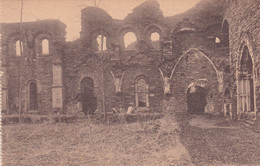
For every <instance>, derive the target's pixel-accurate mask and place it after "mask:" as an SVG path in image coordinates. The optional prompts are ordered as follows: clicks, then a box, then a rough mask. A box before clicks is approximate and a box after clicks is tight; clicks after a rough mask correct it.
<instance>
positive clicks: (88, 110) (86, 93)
mask: <svg viewBox="0 0 260 166" xmlns="http://www.w3.org/2000/svg"><path fill="white" fill-rule="evenodd" d="M81 104H82V111H83V112H84V113H85V114H86V115H91V114H93V113H94V112H95V111H96V109H97V98H96V97H95V94H94V80H93V79H92V78H90V77H85V78H83V79H82V80H81Z"/></svg>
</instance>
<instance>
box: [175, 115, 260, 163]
mask: <svg viewBox="0 0 260 166" xmlns="http://www.w3.org/2000/svg"><path fill="white" fill-rule="evenodd" d="M178 121H179V123H180V127H181V142H182V143H183V144H184V146H185V147H186V149H187V150H188V151H189V154H190V156H191V159H192V162H193V163H194V164H195V165H260V133H256V132H254V131H252V130H251V129H249V128H248V127H246V126H244V125H242V124H241V123H238V122H226V121H223V120H221V119H219V118H216V117H205V116H192V117H191V118H188V117H185V116H180V117H179V118H178Z"/></svg>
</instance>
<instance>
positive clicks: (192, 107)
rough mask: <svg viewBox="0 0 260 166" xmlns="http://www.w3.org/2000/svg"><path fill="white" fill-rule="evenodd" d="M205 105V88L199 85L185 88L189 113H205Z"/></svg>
mask: <svg viewBox="0 0 260 166" xmlns="http://www.w3.org/2000/svg"><path fill="white" fill-rule="evenodd" d="M206 105H207V100H206V90H205V88H203V87H201V86H191V87H189V88H188V89H187V112H188V113H191V114H203V113H205V107H206Z"/></svg>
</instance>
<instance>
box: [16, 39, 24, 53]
mask: <svg viewBox="0 0 260 166" xmlns="http://www.w3.org/2000/svg"><path fill="white" fill-rule="evenodd" d="M20 43H21V45H20ZM22 52H23V42H22V41H21V42H20V40H17V41H16V43H15V53H16V54H15V55H16V56H21V55H22Z"/></svg>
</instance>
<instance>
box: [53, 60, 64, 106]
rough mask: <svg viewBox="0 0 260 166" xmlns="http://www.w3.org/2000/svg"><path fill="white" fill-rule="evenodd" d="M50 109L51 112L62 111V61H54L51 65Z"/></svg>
mask: <svg viewBox="0 0 260 166" xmlns="http://www.w3.org/2000/svg"><path fill="white" fill-rule="evenodd" d="M52 73H53V79H52V80H53V82H52V108H53V111H62V110H63V68H62V61H61V60H60V59H55V60H54V62H53V64H52Z"/></svg>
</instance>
